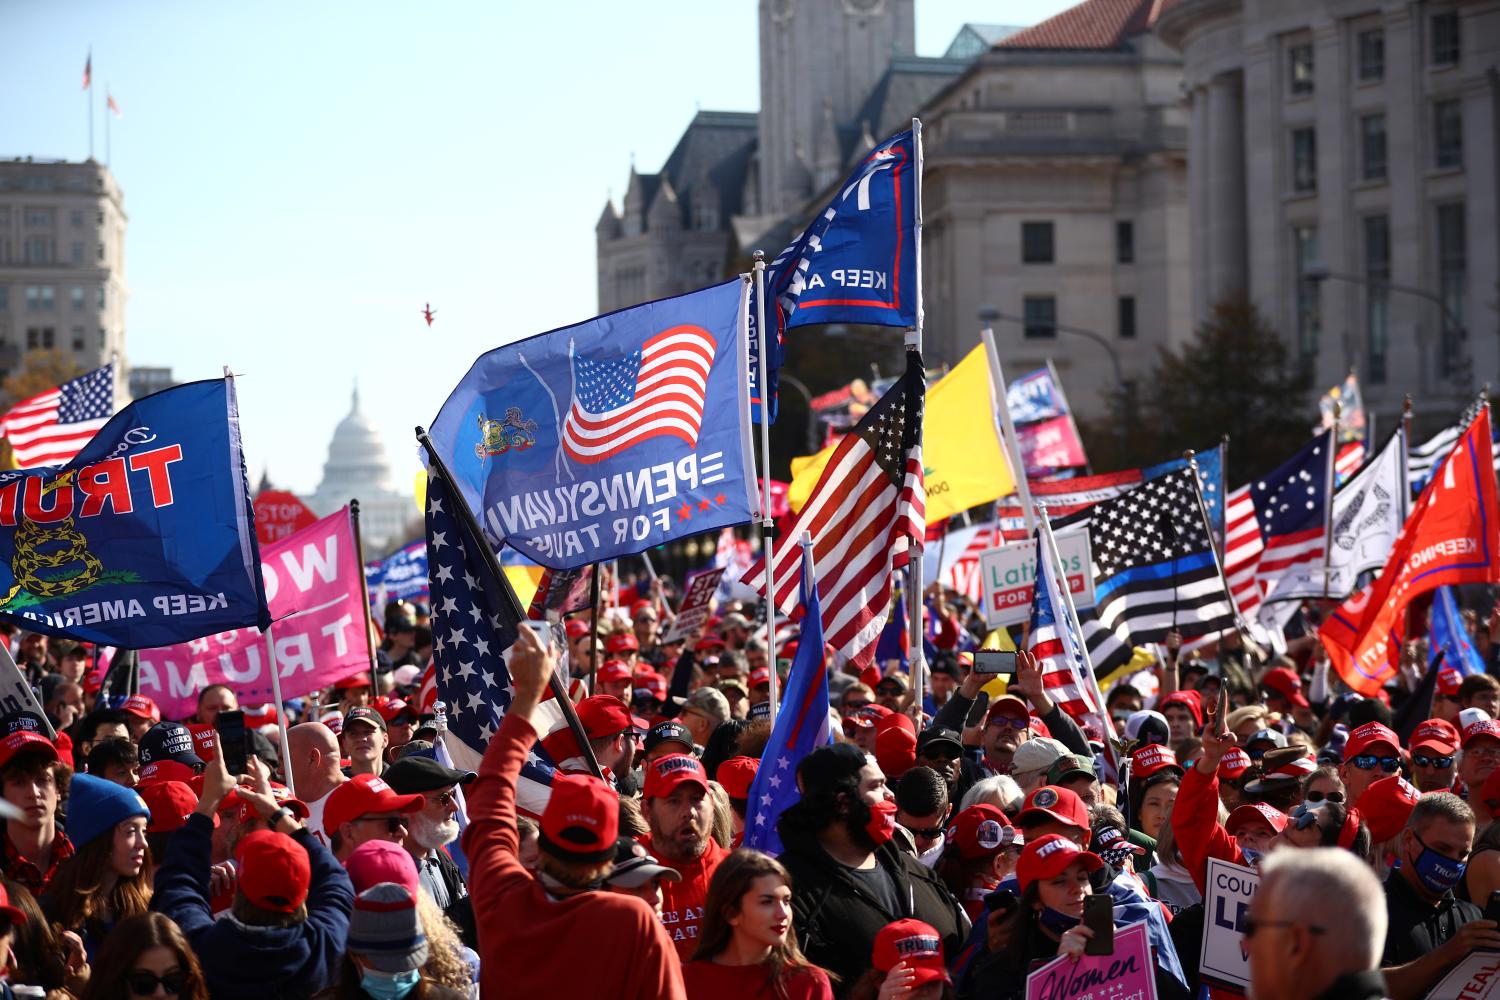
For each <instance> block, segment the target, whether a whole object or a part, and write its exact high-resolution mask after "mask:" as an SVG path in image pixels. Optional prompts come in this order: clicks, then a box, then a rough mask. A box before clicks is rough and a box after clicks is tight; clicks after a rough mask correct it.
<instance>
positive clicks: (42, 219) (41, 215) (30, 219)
mask: <svg viewBox="0 0 1500 1000" xmlns="http://www.w3.org/2000/svg"><path fill="white" fill-rule="evenodd" d="M26 224H27V225H28V226H50V225H52V209H50V208H28V209H27V210H26Z"/></svg>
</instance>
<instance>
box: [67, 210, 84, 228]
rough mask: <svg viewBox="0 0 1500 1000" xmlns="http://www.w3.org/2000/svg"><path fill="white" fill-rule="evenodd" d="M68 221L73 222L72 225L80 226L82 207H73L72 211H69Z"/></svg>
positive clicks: (81, 223)
mask: <svg viewBox="0 0 1500 1000" xmlns="http://www.w3.org/2000/svg"><path fill="white" fill-rule="evenodd" d="M68 221H69V222H71V223H73V225H75V226H81V225H83V209H81V208H75V209H73V211H72V213H71V215H70V217H69V220H68Z"/></svg>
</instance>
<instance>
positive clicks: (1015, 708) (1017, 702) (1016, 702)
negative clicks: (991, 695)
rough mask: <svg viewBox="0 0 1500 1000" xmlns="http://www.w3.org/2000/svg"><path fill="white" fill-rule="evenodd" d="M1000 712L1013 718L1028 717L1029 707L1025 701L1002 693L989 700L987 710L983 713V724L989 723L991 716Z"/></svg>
mask: <svg viewBox="0 0 1500 1000" xmlns="http://www.w3.org/2000/svg"><path fill="white" fill-rule="evenodd" d="M1002 714H1003V715H1009V716H1010V717H1012V718H1015V719H1030V718H1031V709H1030V708H1029V707H1027V705H1026V702H1025V701H1023V700H1022V699H1020V698H1017V697H1016V696H1015V695H1013V694H1003V695H1001V696H1000V697H998V698H996V699H995V700H994V701H992V702H990V708H989V711H988V712H985V713H984V723H985V725H989V722H990V720H991V719H992V718H994V717H995V716H997V715H1002Z"/></svg>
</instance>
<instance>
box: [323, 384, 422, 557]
mask: <svg viewBox="0 0 1500 1000" xmlns="http://www.w3.org/2000/svg"><path fill="white" fill-rule="evenodd" d="M351 499H358V500H359V523H360V531H361V534H363V535H364V542H365V558H367V559H373V558H375V555H376V553H377V552H378V551H379V550H380V549H381V548H383V547H384V546H387V545H389V544H391V543H393V542H404V541H407V539H405V538H402V537H400V536H401V532H402V528H403V527H404V526H405V525H406V523H407V522H408V521H411V520H413V519H414V518H415V517H416V516H417V513H418V511H417V507H416V501H415V500H414V499H413V498H412V495H411V493H410V491H409V490H408V491H406V492H403V491H401V490H398V489H396V488H394V486H393V483H392V476H391V463H390V458H389V456H388V455H387V454H386V450H385V441H384V440H383V439H382V438H381V436H380V431H379V430H378V429H376V427H375V425H374V424H373V423H371V422H370V418H369V417H367V416H365V415H364V413H362V412H360V409H359V386H358V385H357V384H356V385H355V387H354V393H353V398H352V399H351V401H350V404H349V415H348V416H347V417H345V418H344V419H343V420H341V421H339V425H338V427H337V428H335V429H334V432H333V440H332V441H330V442H329V443H328V461H326V462H324V463H323V481H322V482H320V483H319V484H318V489H317V491H316V492H314V493H313V495H312V496H310V497H308V498H307V503H308V506H309V507H311V508H312V509H313V512H314V513H316V514H317V515H318V516H319V517H327V516H328V515H329V514H331V513H333V512H334V511H336V510H338V509H339V508H340V507H342V506H343V505H344V504H346V503H348V502H349V501H350V500H351Z"/></svg>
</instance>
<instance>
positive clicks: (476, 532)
mask: <svg viewBox="0 0 1500 1000" xmlns="http://www.w3.org/2000/svg"><path fill="white" fill-rule="evenodd" d="M417 442H418V443H419V444H421V445H422V448H423V450H424V451H426V452H427V458H428V460H429V461H431V462H432V466H433V468H435V469H436V470H437V474H438V475H439V476H440V477H442V478H443V479H445V480H447V481H448V483H450V484H452V486H453V489H452V491H451V492H452V495H453V502H454V504H455V506H456V507H457V509H456V510H455V511H454V512H453V514H454V517H456V518H457V519H458V523H459V526H460V528H461V529H462V530H463V532H464V534H466V535H468V536H469V538H468V540H469V544H470V545H473V546H475V547H477V548H478V549H479V554H480V558H481V559H482V560H483V561H484V568H485V570H486V571H487V572H488V573H489V575H490V579H491V580H493V581H494V582H495V586H496V589H497V590H498V591H499V592H500V594H501V596H502V597H503V598H504V599H505V600H506V601H507V602H509V604H510V612H511V615H512V617H514V618H515V619H516V620H517V621H520V622H524V621H525V619H526V614H525V612H524V611H522V610H521V605H520V603H519V602H518V601H517V600H516V594H515V591H513V590H511V589H510V584H509V583H508V582H507V581H506V579H505V574H504V573H503V572H502V571H501V569H500V557H499V556H497V555H495V550H494V549H492V548H490V543H489V542H488V541H486V540H485V537H484V531H483V529H481V528H480V527H479V519H478V518H476V517H475V516H474V512H473V511H472V510H470V509H469V501H468V500H467V499H466V498H465V497H464V494H463V491H462V490H460V489H459V488H458V484H457V483H456V482H454V479H453V474H452V473H450V472H449V471H448V463H446V462H444V461H443V457H442V456H441V455H439V454H438V450H437V446H436V445H435V444H433V443H432V438H431V437H430V436H428V434H427V429H426V428H424V427H421V426H419V427H417ZM598 575H599V574H598V568H597V567H595V572H594V576H595V578H596V579H597V578H598ZM596 607H597V605H596ZM521 627H522V628H525V627H526V626H525V625H522V626H521ZM597 627H598V623H597V622H596V623H595V628H596V629H597ZM547 685H548V687H549V688H551V690H552V697H553V698H555V699H557V707H558V708H560V709H562V713H563V718H564V719H566V720H567V722H568V729H569V731H570V732H572V734H573V739H574V740H575V741H576V742H577V743H578V749H579V750H580V751H581V755H582V757H583V759H584V761H585V762H586V763H587V764H588V766H589V771H590V772H592V773H593V775H594V777H596V778H599V779H600V780H603V778H604V772H603V771H602V770H600V768H599V762H598V761H597V760H595V759H594V748H593V747H591V746H589V737H588V733H586V732H585V731H584V728H583V723H581V722H579V721H578V713H577V712H576V711H574V709H573V701H572V699H571V698H569V697H568V690H567V688H565V687H564V686H563V682H562V681H561V680H559V679H558V677H557V671H556V670H549V671H548V672H547Z"/></svg>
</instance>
